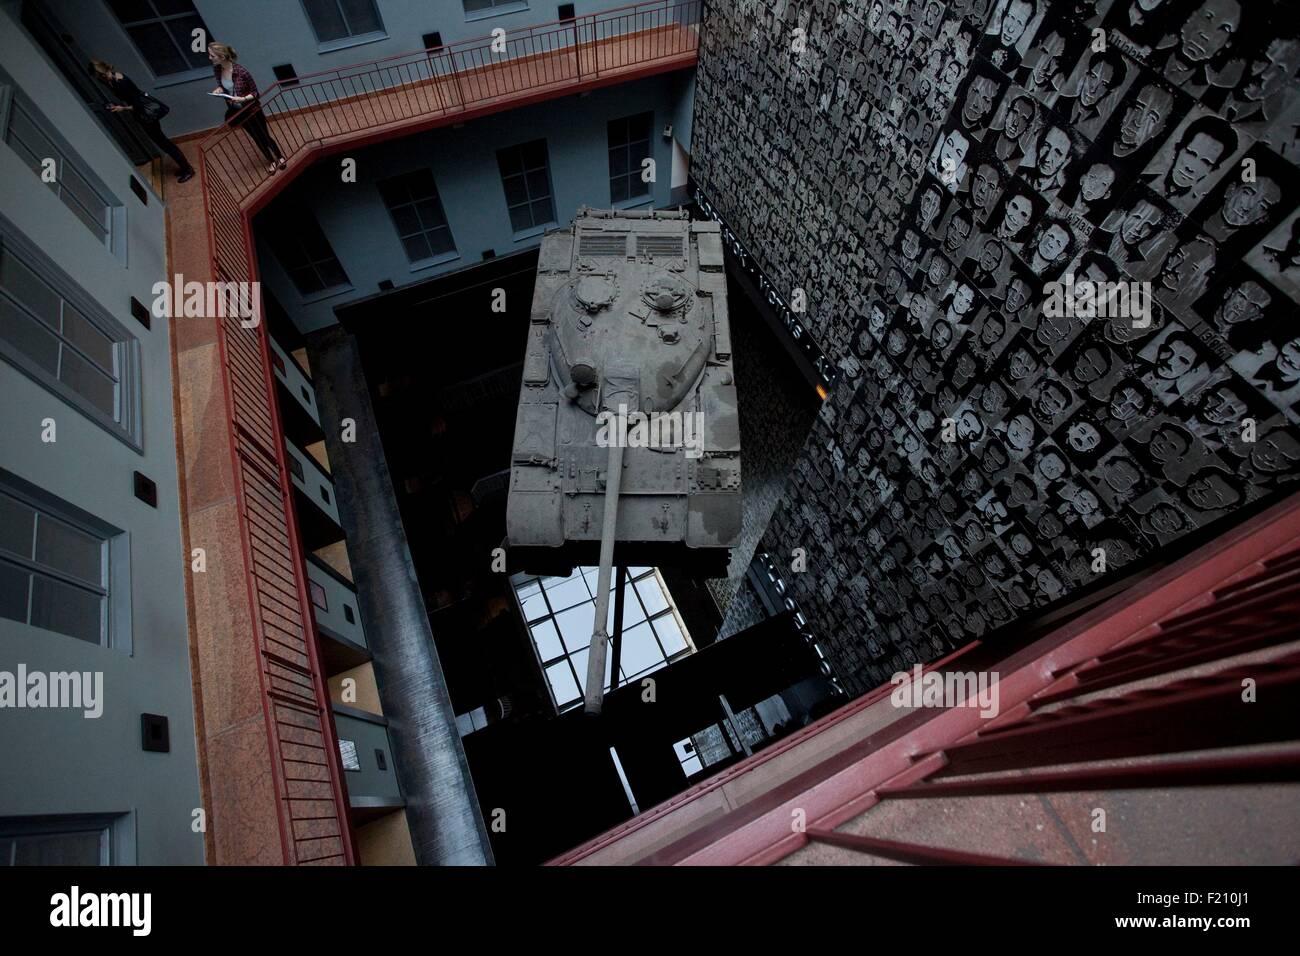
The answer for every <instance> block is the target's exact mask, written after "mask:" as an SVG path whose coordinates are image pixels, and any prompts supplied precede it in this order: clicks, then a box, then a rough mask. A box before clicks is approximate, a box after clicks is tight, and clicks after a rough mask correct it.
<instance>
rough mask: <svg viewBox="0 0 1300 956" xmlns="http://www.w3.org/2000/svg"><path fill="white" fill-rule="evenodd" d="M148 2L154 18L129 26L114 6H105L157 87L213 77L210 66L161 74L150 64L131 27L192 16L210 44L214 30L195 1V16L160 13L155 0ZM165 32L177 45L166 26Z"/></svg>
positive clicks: (106, 4) (192, 3)
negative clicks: (210, 27)
mask: <svg viewBox="0 0 1300 956" xmlns="http://www.w3.org/2000/svg"><path fill="white" fill-rule="evenodd" d="M146 2H147V3H148V4H149V6H150V7H151V8H152V9H153V12H154V15H153V17H152V18H150V19H148V20H132V21H131V22H130V23H129V24H128V23H124V22H123V21H122V19H121V17H119V16H118V15H117V11H116V10H114V9H113V5H112V4H111V3H108V2H107V0H105V3H104V6H105V7H107V8H108V15H109V17H110V18H111V19H112V21H113V22H114V23H116V24H117V27H118V29H119V30H121V31H122V35H123V36H124V37H125V38H126V41H127V42H128V43H129V44H131V49H133V50H135V53H136V56H138V57H139V58H140V62H141V63H142V64H144V67H145V69H147V70H148V71H149V73H150V75H151V76H152V77H153V78H154V80H155V81H156V83H155V85H157V86H175V85H176V84H178V83H190V82H193V81H194V80H201V79H204V78H205V77H210V76H211V75H212V67H211V66H210V65H201V66H194V67H190V68H189V69H187V70H180V71H178V72H176V73H159V72H158V70H157V69H156V68H155V67H154V65H153V63H152V62H150V60H149V57H148V56H147V55H146V54H145V52H144V50H143V49H142V48H141V46H140V44H139V43H137V42H136V39H135V37H133V36H132V35H131V31H130V29H129V27H132V26H142V25H145V24H150V23H156V24H164V23H165V22H166V21H168V20H180V19H182V18H184V17H188V16H191V15H192V16H196V17H198V18H199V23H200V24H201V25H202V27H203V32H204V33H205V34H206V36H207V39H208V42H209V43H210V42H212V30H210V29H209V28H208V21H206V20H204V19H203V14H202V13H201V12H200V11H199V8H198V4H197V3H195V2H194V0H190V5H191V6H192V7H194V12H193V14H189V13H159V12H158V8H157V7H156V6H154V3H153V0H146ZM163 30H164V32H165V33H166V34H167V38H168V39H169V40H171V41H172V42H173V43H175V42H176V37H174V36H172V32H171V31H170V30H168V29H167V28H166V26H163ZM180 52H181V54H182V56H184V53H185V51H180Z"/></svg>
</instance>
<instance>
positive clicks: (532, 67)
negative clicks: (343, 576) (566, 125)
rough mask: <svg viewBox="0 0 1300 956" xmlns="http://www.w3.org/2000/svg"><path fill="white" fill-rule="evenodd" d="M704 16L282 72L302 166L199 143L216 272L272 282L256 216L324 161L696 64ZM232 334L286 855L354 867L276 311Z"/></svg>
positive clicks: (229, 370)
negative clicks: (280, 382)
mask: <svg viewBox="0 0 1300 956" xmlns="http://www.w3.org/2000/svg"><path fill="white" fill-rule="evenodd" d="M702 13H703V0H685V2H665V0H657V2H649V3H638V4H634V5H631V6H626V7H620V8H618V9H615V10H609V11H606V12H603V13H596V14H590V15H587V16H582V17H578V18H576V19H574V20H568V21H563V22H560V23H553V24H547V25H544V26H536V27H527V28H523V29H518V30H511V31H505V32H504V34H498V36H497V37H496V38H493V37H484V38H482V39H479V40H472V41H467V42H463V43H455V44H450V45H448V46H444V47H440V48H438V49H435V50H421V51H419V52H417V53H410V54H405V55H402V56H395V57H389V58H387V59H383V60H377V61H374V62H371V63H363V64H357V65H354V66H348V67H341V68H337V69H333V70H327V71H323V72H321V73H316V74H312V75H309V76H303V77H299V78H297V79H295V80H289V81H280V82H277V83H276V84H274V85H273V86H271V87H270V88H268V89H267V90H266V92H265V93H264V94H263V95H262V97H261V98H260V101H259V102H258V103H255V104H250V105H249V106H248V107H246V108H245V110H246V112H247V113H250V114H251V112H252V111H255V110H260V111H261V112H262V113H263V114H264V115H265V116H266V117H267V120H268V122H269V125H270V128H271V132H272V135H273V136H274V137H275V138H276V140H277V142H278V143H279V145H280V148H281V150H282V151H283V153H284V156H285V158H286V159H287V160H288V169H287V170H285V171H283V172H280V173H278V174H275V175H272V174H271V173H270V172H269V171H268V169H267V164H266V162H265V161H264V159H263V158H262V156H261V155H260V153H258V152H257V150H256V149H255V147H254V145H253V143H252V141H251V140H250V139H249V137H248V135H247V133H246V132H244V131H243V130H241V129H239V128H237V127H231V126H223V127H221V128H220V129H218V130H216V131H214V132H213V133H212V134H211V135H209V136H208V137H207V138H206V139H204V140H203V141H202V142H201V143H200V144H199V148H198V152H199V169H200V174H201V182H202V187H203V189H202V198H203V206H204V209H203V212H204V219H205V222H206V226H207V231H208V234H207V240H208V251H209V257H210V261H211V267H212V274H211V276H209V278H210V279H212V280H214V281H218V282H254V281H256V280H257V277H258V269H257V260H256V254H255V252H254V247H253V241H252V235H251V226H250V223H251V217H252V215H253V214H254V213H255V212H256V211H257V210H258V209H260V208H261V207H262V206H264V205H265V204H266V203H267V202H269V201H270V199H271V198H273V197H274V195H275V194H276V193H278V192H279V191H280V190H281V189H283V188H284V187H285V186H286V185H288V183H289V182H290V181H291V180H292V178H293V176H294V175H296V173H297V172H299V171H301V170H302V169H304V168H306V167H307V166H308V165H310V163H311V162H313V161H314V160H315V159H317V158H318V157H320V156H322V155H325V154H326V153H328V152H330V151H333V150H336V149H342V148H347V147H351V146H357V145H365V144H367V143H371V142H378V141H380V140H383V139H392V138H396V137H399V136H404V135H409V134H410V133H413V132H417V131H419V130H422V129H429V128H433V127H435V126H439V125H447V124H450V123H453V122H462V121H464V120H467V119H470V118H472V117H474V116H480V115H486V114H488V113H491V112H496V111H500V110H504V109H509V108H513V107H516V106H522V105H526V104H528V103H532V102H537V101H540V100H543V99H549V98H554V97H558V96H564V95H571V94H573V93H577V92H580V91H582V90H585V89H593V88H596V87H598V86H604V85H609V84H612V83H618V82H625V81H627V80H632V79H637V78H639V77H642V76H649V75H653V74H656V73H664V72H668V71H670V70H676V69H682V68H685V67H689V66H692V65H693V64H694V63H695V59H696V55H697V50H698V46H699V21H700V18H701V16H702ZM236 119H238V117H236ZM262 314H265V310H264V309H263V312H262ZM217 342H218V347H219V351H220V356H221V368H222V374H223V379H224V381H223V387H224V390H225V395H226V405H227V408H228V409H229V414H230V418H229V427H230V435H229V439H230V445H229V448H230V456H231V461H232V464H233V468H234V474H235V479H236V496H237V499H238V508H239V514H240V534H241V538H242V542H241V543H242V546H243V550H244V555H245V561H246V566H247V568H248V575H249V577H248V590H249V606H250V609H251V612H252V615H253V622H254V627H255V629H256V646H257V649H258V653H259V655H260V660H259V663H260V668H259V676H260V679H261V691H262V700H263V707H264V710H265V713H266V720H267V728H268V739H269V741H270V744H271V748H272V758H273V759H272V766H271V768H270V769H271V773H272V776H273V778H274V781H275V787H276V791H277V794H278V797H279V800H280V814H279V824H280V831H281V840H282V844H283V849H284V859H285V862H286V863H289V864H304V863H353V862H355V859H356V857H355V850H354V848H353V845H352V838H351V831H350V828H349V826H348V820H347V814H348V800H347V794H346V788H345V784H344V781H343V772H342V769H341V767H340V759H339V753H338V742H337V741H338V735H337V733H336V732H335V730H334V727H333V718H332V711H331V709H330V706H329V698H328V696H327V694H326V690H325V684H324V675H323V670H322V667H321V663H320V660H319V650H318V648H317V645H316V641H315V639H314V633H313V618H312V612H311V602H310V599H309V596H308V593H307V585H306V582H307V574H306V570H305V566H304V557H303V547H302V535H301V532H300V529H299V520H298V516H297V515H296V514H295V512H294V509H293V507H292V501H293V496H292V491H291V488H292V485H291V483H290V479H289V474H288V470H287V467H286V452H285V446H284V428H283V425H282V422H281V415H280V410H279V408H278V407H277V405H276V402H275V379H274V377H273V373H272V367H271V362H270V347H269V340H268V336H267V333H266V327H265V323H262V324H259V325H257V326H255V327H252V328H249V327H246V323H245V322H244V321H242V320H241V317H240V316H238V315H235V314H233V313H232V314H231V315H229V316H226V317H223V318H219V319H218V324H217Z"/></svg>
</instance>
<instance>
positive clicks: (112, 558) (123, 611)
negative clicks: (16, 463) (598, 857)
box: [0, 468, 133, 656]
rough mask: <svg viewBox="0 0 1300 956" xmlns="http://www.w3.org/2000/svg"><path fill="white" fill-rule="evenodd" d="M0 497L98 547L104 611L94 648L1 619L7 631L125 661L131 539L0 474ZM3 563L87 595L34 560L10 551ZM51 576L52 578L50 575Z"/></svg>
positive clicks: (10, 475) (88, 643) (25, 483)
mask: <svg viewBox="0 0 1300 956" xmlns="http://www.w3.org/2000/svg"><path fill="white" fill-rule="evenodd" d="M0 494H4V495H7V496H8V497H11V498H13V499H15V500H17V501H18V502H19V503H21V504H23V505H26V506H27V507H29V508H32V509H34V510H36V511H37V512H38V513H39V514H41V515H46V516H48V517H49V518H51V519H53V520H54V521H57V522H61V523H63V524H66V525H69V526H71V527H72V528H73V529H75V530H77V531H80V532H81V533H82V534H86V535H89V536H92V537H95V538H98V539H100V541H101V547H102V549H103V550H102V552H101V555H102V557H101V582H102V584H101V588H102V592H103V605H102V607H103V610H102V611H101V615H100V639H99V642H98V643H93V642H91V641H85V640H82V639H81V638H79V637H75V636H73V635H71V634H64V633H63V632H62V631H55V630H51V629H49V628H44V627H40V626H39V625H36V624H29V623H26V622H22V621H14V620H13V619H11V618H7V617H6V618H0V621H4V622H6V623H7V624H8V625H16V626H19V627H24V628H31V629H32V630H34V631H40V632H42V633H45V634H56V635H58V636H59V637H61V638H67V639H68V640H70V641H76V642H77V644H78V645H80V646H90V647H100V648H104V649H107V650H115V651H120V652H123V653H125V654H127V655H128V656H129V655H131V654H132V653H133V647H132V634H131V539H130V534H129V532H127V531H126V530H124V529H122V528H118V527H115V526H113V525H111V524H109V523H108V522H106V521H103V520H101V519H100V518H97V517H95V516H94V515H91V514H90V513H88V512H86V511H83V510H81V509H80V508H77V507H76V506H74V505H72V504H70V503H68V502H67V501H64V500H63V499H61V498H57V497H55V496H54V495H53V494H51V493H49V492H48V491H46V490H44V489H43V488H38V487H37V486H36V485H33V484H32V483H31V482H28V481H25V480H23V479H22V478H19V477H18V476H17V475H15V474H13V473H12V472H8V471H5V470H4V469H2V468H0ZM0 555H3V561H5V562H6V563H9V564H14V565H17V566H19V567H22V568H23V569H24V570H29V571H32V572H33V573H39V574H41V575H43V576H45V577H47V578H53V579H54V580H57V581H59V582H61V583H71V584H73V585H75V586H77V587H81V588H83V589H86V590H91V589H90V588H89V587H87V586H86V583H85V582H84V581H81V580H79V579H76V578H73V577H71V576H70V575H68V574H67V573H66V572H60V571H59V570H58V569H57V568H52V567H49V566H47V565H41V564H39V563H38V562H36V561H35V559H34V558H32V557H19V556H17V555H15V554H14V553H13V552H11V551H0ZM51 571H52V572H54V573H53V574H51V573H49V572H51ZM30 602H31V596H30V594H29V596H28V617H29V618H30V617H31V606H30Z"/></svg>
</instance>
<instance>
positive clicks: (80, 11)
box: [43, 0, 623, 136]
mask: <svg viewBox="0 0 1300 956" xmlns="http://www.w3.org/2000/svg"><path fill="white" fill-rule="evenodd" d="M43 2H45V3H46V4H47V6H48V7H49V8H50V10H51V11H53V13H54V14H55V15H56V16H57V17H58V18H59V20H61V21H62V23H63V26H64V27H66V28H67V29H68V31H69V32H71V33H72V34H73V35H74V36H75V37H76V39H77V41H78V43H80V45H81V46H82V47H83V48H84V49H85V50H86V51H87V53H88V54H89V55H90V56H96V57H99V58H100V59H103V60H108V61H109V62H111V63H113V64H114V65H115V66H117V67H118V68H119V69H121V70H122V71H123V72H125V73H126V74H127V75H128V76H130V77H131V78H132V79H134V80H135V82H136V83H137V84H139V86H140V88H141V89H144V90H147V91H150V92H153V93H155V94H156V95H157V96H158V97H159V98H160V99H162V100H164V101H165V102H166V103H167V104H168V105H169V106H171V108H172V112H171V113H170V114H169V115H168V116H167V118H166V120H164V122H163V127H164V129H165V130H166V131H167V132H168V133H169V134H171V135H173V136H176V135H179V134H182V133H189V132H193V131H195V130H201V129H207V128H209V127H213V126H216V125H218V124H220V122H221V118H222V108H221V104H220V102H219V101H218V100H216V99H214V98H213V97H210V96H208V95H207V92H208V90H210V89H212V85H213V84H212V76H211V74H208V75H207V76H205V77H202V78H199V79H195V80H188V81H182V82H177V81H175V80H174V79H168V78H165V77H164V78H161V79H160V78H158V77H155V76H154V75H153V73H152V72H151V71H150V69H149V67H148V66H147V65H146V64H145V62H144V60H143V58H142V57H141V56H140V55H139V53H138V52H137V50H136V48H135V46H134V44H133V43H132V41H131V39H130V37H129V36H127V34H126V31H125V30H123V29H122V27H121V25H120V24H119V23H118V21H117V19H116V18H115V17H114V16H113V13H112V11H111V10H110V9H109V8H108V5H107V3H105V2H104V0H43ZM376 5H377V7H378V9H379V15H380V18H381V19H382V20H383V24H384V28H385V31H386V33H387V36H386V37H385V38H383V39H380V40H375V41H370V42H366V43H362V44H359V45H353V46H349V47H346V48H344V49H335V50H330V51H322V50H321V49H320V46H321V45H320V44H319V43H318V42H317V40H316V34H315V32H314V31H313V30H312V27H311V22H310V21H309V20H308V19H307V14H306V12H305V10H304V9H303V5H302V3H301V0H194V6H195V7H196V8H197V9H198V11H199V14H200V15H201V16H202V17H203V21H204V23H206V24H207V28H208V31H209V33H210V35H211V38H212V39H214V40H221V41H223V42H226V43H229V44H230V45H231V46H233V47H234V48H235V49H236V51H237V52H238V53H239V62H240V63H242V64H244V65H245V66H246V67H248V69H249V70H251V71H252V73H253V76H254V78H255V79H256V80H257V84H258V86H259V87H260V88H262V89H266V88H267V87H269V86H270V85H271V83H272V82H274V80H275V76H274V74H273V73H272V72H271V68H272V67H273V66H277V65H279V64H283V63H289V64H292V65H293V67H294V69H295V70H296V71H297V72H298V75H299V76H305V75H307V74H308V73H316V72H319V71H321V70H327V69H333V68H337V67H341V66H347V65H349V64H352V63H360V62H367V61H370V60H377V59H381V58H384V57H390V56H397V55H399V54H403V53H411V52H414V51H417V50H421V49H423V48H424V44H423V41H422V40H421V37H422V36H423V35H424V34H426V33H430V32H432V31H434V30H437V31H440V32H441V33H442V40H443V43H446V44H450V43H454V42H456V41H458V40H472V39H477V38H480V37H484V36H487V35H489V34H490V33H491V32H492V31H493V30H495V29H497V28H498V27H499V28H502V29H505V30H514V29H517V28H519V27H527V26H533V25H541V24H547V23H551V22H552V21H554V20H556V19H557V16H558V13H557V10H558V4H556V3H551V2H538V0H528V2H526V3H519V4H511V5H510V6H509V7H507V8H505V9H506V10H507V12H505V13H499V14H494V15H489V16H486V17H484V16H481V15H480V14H468V15H467V14H466V13H465V9H464V7H463V6H462V4H461V0H376ZM622 5H623V4H620V3H617V2H614V0H575V3H574V7H575V9H576V12H577V14H578V15H579V16H582V15H583V14H587V13H595V12H598V11H600V10H606V9H611V8H613V7H618V6H622Z"/></svg>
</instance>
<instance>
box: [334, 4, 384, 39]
mask: <svg viewBox="0 0 1300 956" xmlns="http://www.w3.org/2000/svg"><path fill="white" fill-rule="evenodd" d="M342 5H343V14H344V16H346V17H347V20H348V28H349V29H350V30H351V32H352V35H353V36H354V37H355V36H361V35H362V34H365V33H377V32H378V31H379V30H381V29H383V27H382V26H381V24H380V22H379V11H377V10H376V9H375V4H374V2H373V0H342Z"/></svg>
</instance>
